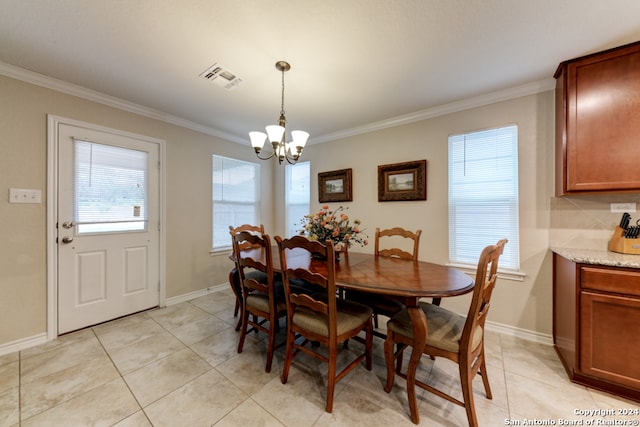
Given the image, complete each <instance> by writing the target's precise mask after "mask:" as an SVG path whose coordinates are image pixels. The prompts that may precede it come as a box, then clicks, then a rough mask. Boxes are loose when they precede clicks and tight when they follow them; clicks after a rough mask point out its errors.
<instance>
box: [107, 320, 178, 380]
mask: <svg viewBox="0 0 640 427" xmlns="http://www.w3.org/2000/svg"><path fill="white" fill-rule="evenodd" d="M184 347H185V346H184V344H182V343H181V342H180V341H178V339H176V338H175V337H174V336H173V335H171V334H170V333H168V332H166V331H165V332H163V333H161V334H158V335H153V336H150V337H148V338H145V339H143V340H141V341H138V342H135V343H134V344H131V345H128V346H126V347H122V348H119V349H117V350H115V351H110V352H109V356H110V357H111V359H112V360H113V363H115V365H116V367H117V368H118V370H119V371H120V373H121V374H122V375H126V374H128V373H130V372H133V371H135V370H136V369H140V368H142V367H143V366H146V365H148V364H150V363H152V362H155V361H157V360H160V359H162V358H164V357H167V356H168V355H170V354H172V353H175V352H176V351H179V350H182V349H183V348H184Z"/></svg>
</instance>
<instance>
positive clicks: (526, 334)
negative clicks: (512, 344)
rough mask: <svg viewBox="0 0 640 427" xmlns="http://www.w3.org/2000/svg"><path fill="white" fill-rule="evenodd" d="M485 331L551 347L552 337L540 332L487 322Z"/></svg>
mask: <svg viewBox="0 0 640 427" xmlns="http://www.w3.org/2000/svg"><path fill="white" fill-rule="evenodd" d="M485 328H486V329H487V331H492V332H497V333H499V334H503V335H510V336H512V337H516V338H522V339H524V340H528V341H535V342H537V343H540V344H546V345H553V336H552V335H549V334H543V333H541V332H536V331H530V330H528V329H522V328H518V327H516V326H510V325H505V324H503V323H496V322H491V321H489V320H487V322H486V323H485Z"/></svg>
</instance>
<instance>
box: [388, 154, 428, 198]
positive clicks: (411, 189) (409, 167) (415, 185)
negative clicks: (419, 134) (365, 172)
mask: <svg viewBox="0 0 640 427" xmlns="http://www.w3.org/2000/svg"><path fill="white" fill-rule="evenodd" d="M409 200H427V161H426V160H417V161H413V162H404V163H394V164H390V165H380V166H378V201H379V202H399V201H409Z"/></svg>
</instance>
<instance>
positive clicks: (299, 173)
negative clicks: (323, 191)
mask: <svg viewBox="0 0 640 427" xmlns="http://www.w3.org/2000/svg"><path fill="white" fill-rule="evenodd" d="M310 170H311V166H310V163H309V162H301V163H296V164H295V165H286V169H285V198H286V205H287V212H286V221H287V236H288V237H291V236H295V235H296V234H298V231H299V230H300V229H301V228H302V224H301V223H300V221H301V220H302V217H304V216H305V215H307V214H309V209H310V198H311V193H310V189H311V173H310Z"/></svg>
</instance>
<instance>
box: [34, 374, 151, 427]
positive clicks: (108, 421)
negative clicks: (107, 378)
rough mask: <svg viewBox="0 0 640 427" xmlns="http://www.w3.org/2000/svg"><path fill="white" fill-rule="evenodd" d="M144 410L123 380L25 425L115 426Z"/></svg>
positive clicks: (85, 394)
mask: <svg viewBox="0 0 640 427" xmlns="http://www.w3.org/2000/svg"><path fill="white" fill-rule="evenodd" d="M139 409H140V407H139V405H138V404H137V403H136V401H135V399H134V397H133V396H132V395H131V392H130V391H129V389H128V388H127V386H126V385H125V383H124V381H123V380H122V379H117V380H115V381H112V382H110V383H108V384H105V385H104V386H103V387H98V388H96V389H93V390H91V391H89V392H87V393H84V394H82V395H80V396H78V397H76V398H74V399H72V400H69V401H66V402H64V403H62V404H61V405H58V406H56V407H54V408H51V409H49V410H48V411H45V412H42V413H40V414H38V415H36V416H34V417H31V418H29V419H27V420H24V419H23V422H22V426H23V427H31V426H65V427H74V426H79V427H80V426H82V427H86V426H88V425H92V426H111V425H113V424H115V423H117V422H119V421H122V420H124V419H125V418H127V417H129V416H130V415H131V414H133V413H135V412H137V411H138V410H139Z"/></svg>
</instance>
